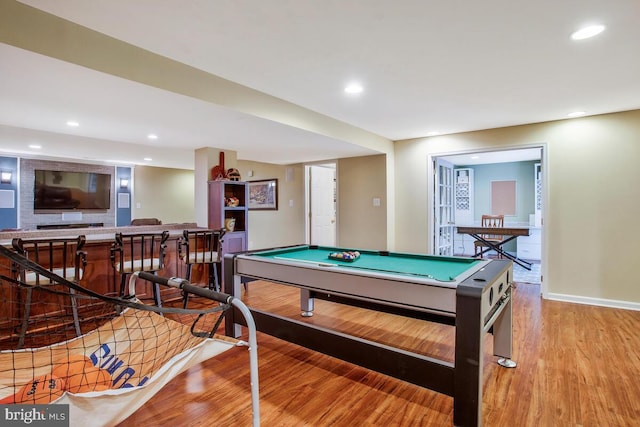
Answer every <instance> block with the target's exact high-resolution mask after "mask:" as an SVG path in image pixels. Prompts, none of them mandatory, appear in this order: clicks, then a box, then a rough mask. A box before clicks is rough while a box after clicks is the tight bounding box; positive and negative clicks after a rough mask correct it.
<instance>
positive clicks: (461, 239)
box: [453, 168, 474, 256]
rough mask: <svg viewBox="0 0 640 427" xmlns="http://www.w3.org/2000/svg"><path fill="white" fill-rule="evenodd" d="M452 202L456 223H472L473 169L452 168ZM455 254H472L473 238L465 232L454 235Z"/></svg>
mask: <svg viewBox="0 0 640 427" xmlns="http://www.w3.org/2000/svg"><path fill="white" fill-rule="evenodd" d="M453 177H454V199H455V200H454V202H455V206H454V208H455V221H456V224H457V225H473V223H474V218H473V215H474V209H473V204H474V195H473V185H474V183H473V169H471V168H459V169H454V171H453ZM454 239H455V240H454V248H453V253H454V254H455V255H467V256H469V255H473V253H474V249H473V242H474V239H473V238H472V237H471V236H469V235H467V234H455V235H454Z"/></svg>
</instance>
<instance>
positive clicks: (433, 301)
mask: <svg viewBox="0 0 640 427" xmlns="http://www.w3.org/2000/svg"><path fill="white" fill-rule="evenodd" d="M340 250H341V249H337V248H330V247H318V246H308V245H300V246H292V247H287V248H277V249H270V250H262V251H255V252H249V253H245V254H228V255H226V256H225V260H224V262H225V276H226V277H225V282H224V283H225V292H227V293H229V294H231V295H236V296H239V295H240V292H241V288H242V280H243V279H246V278H249V279H259V280H266V281H271V282H276V283H280V284H285V285H290V286H295V287H298V288H300V297H301V299H300V309H301V313H302V316H303V318H302V319H291V318H285V317H282V316H278V315H276V314H273V313H267V312H264V311H261V310H260V309H259V308H254V307H251V312H252V314H253V316H254V319H255V321H256V324H257V327H258V330H259V331H261V332H264V333H267V334H270V335H273V336H275V337H277V338H280V339H284V340H286V341H289V342H292V343H295V344H298V345H302V346H304V347H307V348H310V349H312V350H315V351H319V352H322V353H324V354H327V355H330V356H333V357H337V358H339V359H342V360H345V361H348V362H351V363H355V364H357V365H360V366H363V367H365V368H368V369H372V370H375V371H378V372H381V373H384V374H386V375H390V376H393V377H396V378H399V379H401V380H404V381H408V382H411V383H413V384H417V385H420V386H422V387H427V388H429V389H432V390H435V391H437V392H439V393H443V394H446V395H448V396H452V397H453V398H454V415H453V418H454V424H455V425H459V426H477V425H480V424H481V423H482V370H483V341H484V340H483V337H484V334H485V333H486V332H489V331H490V330H491V331H492V332H493V335H494V354H495V355H496V356H499V357H502V358H504V359H501V360H500V362H502V363H504V366H515V364H514V363H513V362H512V361H511V360H510V358H511V342H512V335H511V328H512V326H511V316H512V313H511V310H512V308H511V304H512V303H511V279H512V265H513V264H512V263H511V261H507V260H477V259H472V258H461V257H441V256H428V255H414V254H402V253H392V252H376V251H360V253H361V256H360V258H359V259H357V260H356V261H354V262H352V263H349V262H341V261H333V260H330V259H329V258H328V254H329V253H330V252H334V251H340ZM253 286H256V285H253ZM316 298H319V299H325V300H328V301H333V302H337V303H342V304H349V305H353V306H358V307H364V308H368V309H374V310H378V311H383V312H389V313H394V314H399V315H404V316H409V317H413V318H418V319H422V320H427V321H436V322H440V323H446V324H450V325H455V327H456V332H455V335H456V338H455V358H454V359H455V360H454V363H451V362H448V361H443V360H439V359H435V358H432V357H427V356H425V355H421V354H417V353H412V352H408V351H406V350H400V349H397V348H393V347H390V346H386V345H382V344H379V343H376V342H373V341H369V340H366V339H363V338H360V337H354V336H351V335H348V334H344V333H340V332H336V331H332V330H330V329H326V328H321V327H318V326H314V325H312V324H310V323H308V322H304V317H305V316H311V315H312V314H313V310H314V299H316ZM241 322H242V318H241V317H240V316H239V313H236V312H228V313H227V318H226V321H225V329H226V331H225V332H226V333H227V334H228V335H230V336H235V337H237V336H239V335H240V332H241V331H240V327H239V325H240V324H241ZM398 332H402V331H398ZM502 363H501V364H502Z"/></svg>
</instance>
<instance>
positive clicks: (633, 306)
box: [546, 293, 640, 311]
mask: <svg viewBox="0 0 640 427" xmlns="http://www.w3.org/2000/svg"><path fill="white" fill-rule="evenodd" d="M546 299H550V300H554V301H563V302H572V303H575V304H586V305H597V306H601V307H610V308H622V309H625V310H636V311H640V303H637V302H630V301H619V300H613V299H602V298H591V297H581V296H577V295H566V294H551V293H549V294H547V296H546Z"/></svg>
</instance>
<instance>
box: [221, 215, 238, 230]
mask: <svg viewBox="0 0 640 427" xmlns="http://www.w3.org/2000/svg"><path fill="white" fill-rule="evenodd" d="M224 228H225V229H226V230H227V231H233V230H235V228H236V220H235V218H227V219H225V220H224Z"/></svg>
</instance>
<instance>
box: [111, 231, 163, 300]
mask: <svg viewBox="0 0 640 427" xmlns="http://www.w3.org/2000/svg"><path fill="white" fill-rule="evenodd" d="M168 238H169V232H168V231H163V232H156V233H130V234H124V233H116V236H115V242H113V243H112V245H111V265H112V267H113V271H114V275H113V280H114V286H115V284H116V283H115V280H116V276H118V275H119V276H120V291H119V296H120V297H124V296H126V293H127V278H128V276H129V275H131V274H133V273H136V272H141V271H144V272H147V273H152V274H157V273H158V271H159V270H162V269H163V268H164V256H165V250H166V247H167V245H166V242H167V239H168ZM153 300H154V302H155V304H156V305H157V306H158V307H162V300H161V297H160V285H158V284H157V283H154V284H153Z"/></svg>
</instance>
